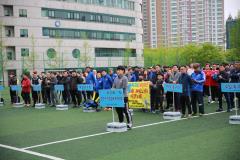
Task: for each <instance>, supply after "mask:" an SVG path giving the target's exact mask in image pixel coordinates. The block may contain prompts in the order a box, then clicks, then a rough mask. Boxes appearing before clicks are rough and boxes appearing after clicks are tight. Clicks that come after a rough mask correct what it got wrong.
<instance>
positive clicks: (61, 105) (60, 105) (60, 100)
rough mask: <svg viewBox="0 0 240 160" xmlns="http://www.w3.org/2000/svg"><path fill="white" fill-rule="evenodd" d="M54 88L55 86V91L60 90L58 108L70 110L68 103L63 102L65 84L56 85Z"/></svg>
mask: <svg viewBox="0 0 240 160" xmlns="http://www.w3.org/2000/svg"><path fill="white" fill-rule="evenodd" d="M54 88H55V91H56V92H59V94H60V98H59V104H58V105H56V110H59V111H65V110H68V105H67V104H63V103H62V92H63V91H64V86H63V85H55V86H54Z"/></svg>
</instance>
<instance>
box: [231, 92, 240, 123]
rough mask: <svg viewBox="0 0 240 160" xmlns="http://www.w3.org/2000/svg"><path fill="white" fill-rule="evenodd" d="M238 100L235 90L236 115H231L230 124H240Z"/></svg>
mask: <svg viewBox="0 0 240 160" xmlns="http://www.w3.org/2000/svg"><path fill="white" fill-rule="evenodd" d="M237 100H238V98H237V96H236V92H234V105H235V115H232V116H230V117H229V124H240V115H238V107H237Z"/></svg>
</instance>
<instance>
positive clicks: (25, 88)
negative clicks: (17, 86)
mask: <svg viewBox="0 0 240 160" xmlns="http://www.w3.org/2000/svg"><path fill="white" fill-rule="evenodd" d="M22 92H23V93H30V92H31V81H30V79H29V78H26V79H23V80H22Z"/></svg>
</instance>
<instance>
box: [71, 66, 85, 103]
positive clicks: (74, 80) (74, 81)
mask: <svg viewBox="0 0 240 160" xmlns="http://www.w3.org/2000/svg"><path fill="white" fill-rule="evenodd" d="M78 84H83V78H81V77H78V76H77V73H76V71H72V77H71V79H70V93H71V97H72V102H73V104H74V106H73V108H76V107H78V106H80V104H81V102H82V94H81V92H80V91H78V89H77V85H78Z"/></svg>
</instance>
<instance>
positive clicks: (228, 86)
mask: <svg viewBox="0 0 240 160" xmlns="http://www.w3.org/2000/svg"><path fill="white" fill-rule="evenodd" d="M221 90H222V92H240V83H221Z"/></svg>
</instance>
